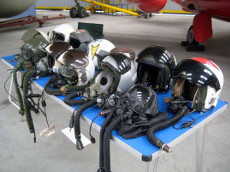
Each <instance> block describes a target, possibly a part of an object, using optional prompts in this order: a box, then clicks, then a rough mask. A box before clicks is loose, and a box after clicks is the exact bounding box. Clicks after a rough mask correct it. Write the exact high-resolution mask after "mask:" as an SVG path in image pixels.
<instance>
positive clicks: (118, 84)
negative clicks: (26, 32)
mask: <svg viewBox="0 0 230 172" xmlns="http://www.w3.org/2000/svg"><path fill="white" fill-rule="evenodd" d="M136 77H137V74H136V67H135V64H134V61H132V60H131V59H130V58H129V57H127V56H126V55H124V54H123V53H110V54H109V55H107V56H106V57H105V58H104V59H103V61H102V62H101V64H100V68H99V72H98V74H97V75H96V76H95V79H94V82H95V83H97V84H98V85H99V87H100V88H101V92H106V91H107V92H110V93H112V92H115V91H119V92H123V93H126V92H127V91H128V89H129V88H130V87H132V86H133V85H134V84H135V82H136Z"/></svg>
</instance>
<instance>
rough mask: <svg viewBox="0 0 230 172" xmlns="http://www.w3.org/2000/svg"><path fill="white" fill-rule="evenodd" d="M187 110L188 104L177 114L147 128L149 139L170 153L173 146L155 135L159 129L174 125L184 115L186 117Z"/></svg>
mask: <svg viewBox="0 0 230 172" xmlns="http://www.w3.org/2000/svg"><path fill="white" fill-rule="evenodd" d="M187 112H188V109H187V107H186V106H184V107H182V108H181V109H180V110H179V111H178V112H177V113H176V114H175V116H174V117H172V118H170V119H168V120H165V121H163V122H160V123H157V124H155V125H153V126H152V127H151V128H149V129H148V130H147V133H146V136H147V139H148V140H149V141H150V142H151V143H152V144H153V145H154V146H157V147H159V148H160V149H163V150H164V151H166V152H168V153H169V152H171V148H170V147H169V146H168V145H167V144H165V143H164V142H162V141H161V140H160V139H158V138H157V137H156V136H155V135H154V133H155V132H157V131H159V130H162V129H165V128H167V127H169V126H172V125H174V124H176V123H177V122H178V121H179V120H180V119H181V118H182V117H184V115H185V114H187Z"/></svg>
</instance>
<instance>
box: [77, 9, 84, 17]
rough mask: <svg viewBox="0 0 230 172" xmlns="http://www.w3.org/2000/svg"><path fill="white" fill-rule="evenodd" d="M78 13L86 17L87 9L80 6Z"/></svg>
mask: <svg viewBox="0 0 230 172" xmlns="http://www.w3.org/2000/svg"><path fill="white" fill-rule="evenodd" d="M77 13H78V17H80V18H84V17H86V9H85V8H84V7H79V8H78V10H77Z"/></svg>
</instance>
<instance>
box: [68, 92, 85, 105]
mask: <svg viewBox="0 0 230 172" xmlns="http://www.w3.org/2000/svg"><path fill="white" fill-rule="evenodd" d="M83 93H84V91H75V92H73V93H71V94H68V95H67V96H66V97H65V99H64V102H65V104H67V105H69V106H75V105H80V104H84V103H85V102H86V100H84V99H77V100H73V98H75V97H80V96H82V95H83Z"/></svg>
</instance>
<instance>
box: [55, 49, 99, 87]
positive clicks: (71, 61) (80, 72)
mask: <svg viewBox="0 0 230 172" xmlns="http://www.w3.org/2000/svg"><path fill="white" fill-rule="evenodd" d="M57 62H59V63H60V64H61V65H63V66H65V68H67V69H68V70H65V71H68V72H69V73H70V71H74V72H76V74H77V77H78V82H77V85H86V84H88V82H89V81H90V80H91V79H92V78H93V76H94V72H95V67H94V64H93V61H92V59H89V58H88V56H87V53H86V52H84V51H83V50H80V49H71V50H68V51H65V52H63V53H62V54H61V55H60V56H59V57H58V58H57ZM72 73H73V72H72ZM67 77H68V76H67ZM69 77H72V76H69Z"/></svg>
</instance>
